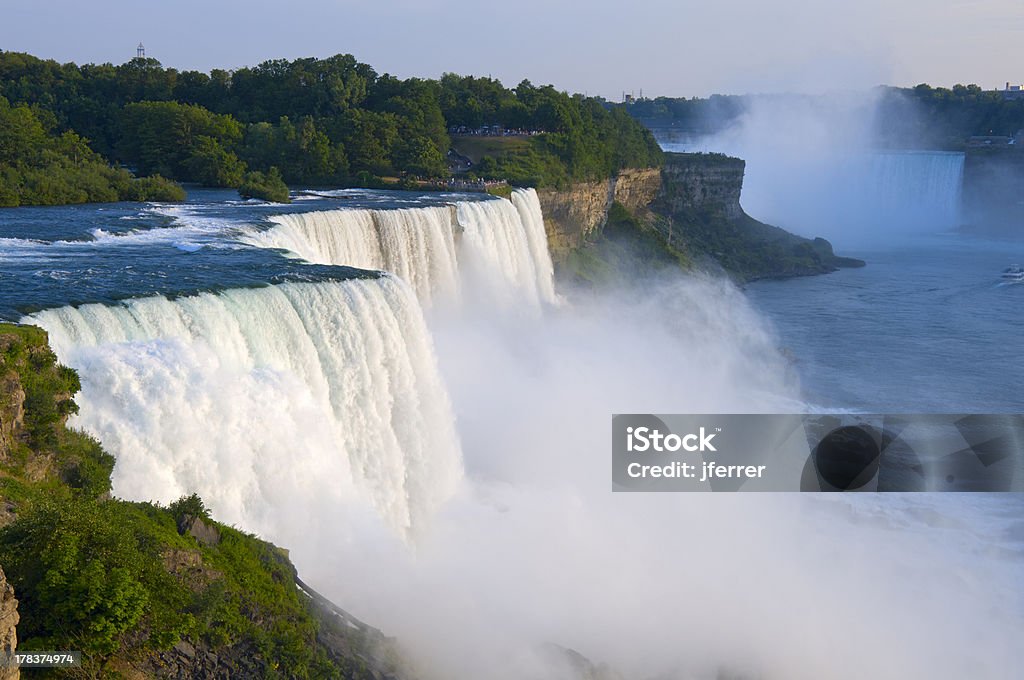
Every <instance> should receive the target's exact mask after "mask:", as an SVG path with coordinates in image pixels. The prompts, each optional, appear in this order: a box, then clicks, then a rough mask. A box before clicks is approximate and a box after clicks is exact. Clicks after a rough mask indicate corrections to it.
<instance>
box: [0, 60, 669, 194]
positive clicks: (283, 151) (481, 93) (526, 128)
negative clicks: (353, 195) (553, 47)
mask: <svg viewBox="0 0 1024 680" xmlns="http://www.w3.org/2000/svg"><path fill="white" fill-rule="evenodd" d="M0 96H3V97H5V98H6V99H7V100H8V101H9V102H10V104H11V106H14V107H25V108H26V110H29V111H31V112H32V115H34V116H35V117H36V119H37V120H38V121H39V124H40V125H41V126H42V127H43V128H44V129H45V130H47V131H49V132H50V133H52V135H53V136H54V138H55V139H59V138H61V136H62V135H66V134H72V135H74V137H73V139H74V140H77V142H76V143H78V144H79V145H80V146H81V147H82V148H83V149H86V148H88V149H91V150H92V151H94V152H95V153H96V154H99V155H98V156H95V155H94V156H93V158H103V159H105V160H106V161H107V162H109V163H112V164H114V165H115V166H123V167H126V168H128V169H130V170H132V171H134V172H137V173H140V174H154V173H155V174H159V175H160V176H162V177H167V178H170V179H173V180H176V181H180V182H196V183H199V184H203V185H206V186H227V187H238V186H239V185H240V184H241V183H242V182H243V180H244V179H245V178H246V177H247V174H248V173H250V172H254V171H255V172H259V173H263V174H264V175H269V173H271V171H273V170H274V169H275V168H276V172H279V173H280V175H281V177H282V178H283V180H284V181H285V182H287V183H292V184H305V185H315V184H331V185H351V184H355V183H360V182H363V183H365V182H367V181H370V182H372V181H375V180H378V179H379V178H382V177H414V178H422V179H439V178H443V177H447V176H448V175H449V172H450V170H451V168H452V166H454V165H457V164H456V163H453V162H452V160H451V156H450V154H449V152H450V150H451V149H452V148H453V138H452V137H453V136H454V137H456V138H457V137H459V136H460V135H474V134H479V133H480V130H481V128H484V126H486V132H487V133H488V134H494V135H495V136H498V137H501V136H504V135H506V134H515V135H519V136H521V137H522V139H523V142H524V143H523V144H515V145H509V146H508V148H506V149H502V150H501V151H500V152H496V153H493V154H491V155H489V156H487V157H486V158H483V159H478V160H479V161H480V162H479V163H475V164H469V165H471V166H472V167H468V168H467V167H460V168H459V169H460V170H461V171H463V172H467V171H468V172H467V174H468V175H469V176H470V177H471V178H476V177H484V178H494V179H507V180H509V181H511V182H512V183H514V184H523V185H548V186H552V185H559V184H563V183H565V182H569V181H575V180H587V179H598V178H602V177H608V176H610V175H611V174H613V173H614V172H615V171H616V170H618V169H621V168H625V167H652V166H657V165H659V164H660V161H661V151H660V149H659V147H658V145H657V143H656V142H655V140H654V138H653V136H652V135H651V134H650V133H649V132H648V131H647V130H646V129H645V128H643V126H641V125H639V124H638V123H637V122H635V121H634V120H632V119H631V118H630V117H629V116H628V115H627V113H626V112H625V110H624V109H623V108H622V107H621V106H617V105H609V104H607V102H604V101H602V100H599V99H595V98H588V97H583V96H581V95H569V94H567V93H565V92H559V91H558V90H556V89H555V88H554V87H552V86H550V85H548V86H534V85H533V84H531V83H530V82H529V81H523V82H522V83H520V84H519V85H517V86H516V87H515V88H512V89H509V88H506V87H505V86H503V85H502V84H501V83H500V82H499V81H497V80H494V79H491V78H476V77H472V76H469V77H463V76H458V75H454V74H445V75H444V76H443V77H442V78H440V79H439V80H424V79H419V78H409V79H405V80H402V79H398V78H395V77H394V76H391V75H388V74H383V75H380V74H377V73H376V72H375V71H374V70H373V69H372V68H371V67H370V66H368V65H366V64H362V63H359V62H358V61H356V59H355V58H354V57H352V56H351V55H337V56H334V57H330V58H327V59H315V58H306V59H296V60H292V61H290V60H285V59H277V60H272V61H266V62H263V63H262V64H259V65H258V66H254V67H249V68H241V69H238V70H234V71H224V70H217V69H215V70H213V71H211V72H209V73H202V72H198V71H178V70H176V69H173V68H165V67H163V66H162V65H161V64H160V62H159V61H157V60H155V59H151V58H136V59H132V60H131V61H129V62H127V63H124V64H121V65H119V66H114V65H112V64H100V65H96V64H85V65H81V66H79V65H76V64H71V63H69V64H59V63H57V62H55V61H52V60H43V59H39V58H36V57H33V56H31V55H28V54H22V53H16V52H0ZM513 131H514V132H513ZM455 146H456V148H457V144H456V145H455ZM89 200H92V199H91V197H90V199H89Z"/></svg>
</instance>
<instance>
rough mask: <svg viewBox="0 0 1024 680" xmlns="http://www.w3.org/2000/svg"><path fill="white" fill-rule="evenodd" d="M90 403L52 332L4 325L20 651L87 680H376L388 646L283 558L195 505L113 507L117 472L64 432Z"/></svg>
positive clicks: (1, 496)
mask: <svg viewBox="0 0 1024 680" xmlns="http://www.w3.org/2000/svg"><path fill="white" fill-rule="evenodd" d="M78 389H79V383H78V378H77V376H76V374H75V372H74V371H72V370H71V369H68V368H66V367H63V366H60V365H59V364H58V363H57V361H56V357H55V356H54V354H53V352H52V351H51V350H50V349H49V347H48V346H47V338H46V334H45V332H43V331H42V330H40V329H38V328H34V327H30V326H16V325H11V324H0V508H2V510H3V512H2V514H0V526H2V528H0V566H2V568H3V570H4V572H5V573H6V575H7V579H8V581H9V582H10V583H11V585H13V587H14V589H15V593H16V596H17V598H18V600H19V602H20V603H19V614H20V617H21V622H20V624H19V626H18V637H19V639H20V644H19V649H21V650H43V649H75V650H81V651H82V652H83V657H84V669H83V670H84V672H85V675H86V676H88V677H139V676H149V677H226V676H229V675H230V676H231V677H292V678H331V677H334V678H341V677H344V678H369V677H375V676H373V675H372V673H373V672H377V671H375V670H373V669H374V668H375V667H376V668H378V669H379V668H380V662H379V661H377V660H376V659H377V657H376V654H377V651H376V650H375V649H374V646H375V645H377V644H380V643H381V642H382V641H383V638H380V639H377V640H375V639H374V637H373V635H372V634H371V633H372V629H368V628H362V629H355V628H353V627H352V626H350V625H349V624H347V623H346V622H344V621H341V620H338V619H337V617H335V616H333V615H324V614H323V612H322V611H321V609H320V608H319V607H318V605H317V604H316V603H315V602H314V601H313V600H312V599H311V598H310V597H309V596H308V595H306V594H304V593H303V592H302V591H301V590H299V589H298V588H297V586H296V581H297V576H296V573H295V568H294V567H293V566H292V564H291V562H290V561H289V560H288V557H287V554H286V553H285V552H284V551H283V550H281V549H279V548H276V547H274V546H273V545H271V544H269V543H266V542H264V541H261V540H259V539H257V538H255V537H253V536H251V535H248V534H245V533H243V532H241V531H239V530H237V529H234V528H231V527H227V526H224V525H222V524H218V523H217V522H214V521H213V520H211V519H210V516H209V512H208V511H207V510H206V508H205V507H204V505H203V502H202V500H201V499H199V497H198V496H195V495H193V496H189V497H185V498H182V499H180V500H179V501H177V502H175V503H172V504H171V506H170V507H161V506H159V505H155V504H152V503H130V502H126V501H121V500H117V499H112V498H110V497H109V492H110V474H111V471H112V470H113V465H114V460H113V458H112V457H111V456H110V455H109V454H107V453H106V452H104V451H103V449H102V448H101V447H100V445H99V444H98V443H97V442H96V441H95V440H93V439H92V438H90V437H88V436H87V435H85V434H83V433H81V432H76V431H74V430H71V429H69V428H67V427H65V425H64V421H65V419H66V417H67V416H68V415H69V414H71V413H73V412H75V411H76V410H77V407H76V405H75V403H74V401H73V399H72V397H73V395H74V393H75V392H77V391H78ZM368 631H369V632H368ZM332 639H333V640H343V641H344V644H343V645H341V646H338V645H333V646H332V645H331V644H329V643H326V642H325V640H332ZM392 671H393V669H390V670H389V672H392ZM44 673H45V672H44Z"/></svg>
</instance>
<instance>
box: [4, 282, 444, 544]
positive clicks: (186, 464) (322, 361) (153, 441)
mask: <svg viewBox="0 0 1024 680" xmlns="http://www.w3.org/2000/svg"><path fill="white" fill-rule="evenodd" d="M24 321H25V322H28V323H34V324H36V325H39V326H42V327H43V328H45V329H46V330H47V331H48V332H49V334H50V341H51V343H52V345H53V347H54V350H55V351H56V353H57V355H58V357H60V359H61V361H62V362H64V363H66V364H68V365H70V366H72V367H74V368H76V369H78V371H79V375H80V376H81V379H82V394H81V397H80V398H79V400H78V401H79V403H80V404H81V412H80V413H79V415H78V416H76V417H75V419H74V421H73V425H75V426H76V427H80V428H83V429H85V430H86V431H88V432H90V433H92V434H94V435H96V436H97V437H98V438H99V439H100V441H101V442H102V443H103V444H104V446H105V447H106V448H107V449H108V450H109V451H110V452H111V453H113V454H114V455H115V456H116V458H117V467H116V469H115V473H114V490H115V492H116V493H117V494H118V495H119V496H122V497H126V498H129V499H139V500H151V499H152V500H158V501H162V502H168V501H171V500H174V499H175V498H177V497H179V496H180V495H182V494H186V493H191V492H193V491H195V492H198V493H200V495H202V497H203V498H204V499H205V500H207V502H208V503H209V505H210V506H211V507H212V508H213V509H214V511H215V513H216V514H217V516H218V518H220V519H222V520H223V521H227V522H229V523H230V522H237V523H239V524H241V525H243V526H245V527H247V528H251V529H256V530H258V531H261V532H267V533H268V534H270V535H274V534H276V533H282V531H281V529H280V527H278V528H277V529H275V526H277V525H276V524H275V515H276V514H277V513H278V512H280V509H281V508H284V507H286V506H287V507H291V506H292V505H294V504H295V503H296V502H298V501H299V500H301V499H306V498H316V499H318V500H323V501H324V502H329V501H330V499H334V500H336V501H338V502H343V501H346V500H351V499H352V498H353V497H359V498H365V499H367V500H368V501H369V502H370V503H372V505H373V506H374V507H375V508H376V510H377V511H378V513H379V514H380V515H381V516H382V517H383V518H384V519H385V520H386V522H387V523H389V524H390V525H391V526H392V527H394V528H395V529H397V530H398V531H400V532H402V533H404V534H406V535H410V534H413V533H415V531H416V529H417V527H418V526H419V525H421V524H422V523H423V522H424V521H425V520H426V519H427V518H428V517H429V516H430V514H431V513H432V512H433V511H434V509H435V508H437V507H438V506H439V504H440V503H441V502H443V501H444V500H445V499H446V498H447V497H448V496H449V495H450V494H451V493H452V492H453V490H454V488H455V486H456V484H457V482H458V480H459V479H460V476H461V469H462V466H461V452H460V447H459V442H458V438H457V436H456V432H455V425H454V418H453V415H452V409H451V406H450V403H449V399H448V395H447V393H446V391H445V388H444V386H443V384H442V381H441V378H440V375H439V373H438V368H437V365H436V359H435V356H434V350H433V344H432V340H431V338H430V336H429V334H428V331H427V328H426V325H425V323H424V319H423V315H422V313H421V311H420V308H419V305H418V303H417V301H416V298H415V296H414V295H413V293H412V291H411V290H410V289H409V287H408V286H407V285H406V284H404V283H403V282H401V281H400V280H398V279H395V278H393V277H390V276H384V277H381V278H377V279H354V280H348V281H340V282H325V283H286V284H281V285H276V286H269V287H264V288H253V289H233V290H227V291H224V292H221V293H202V294H199V295H195V296H190V297H181V298H177V299H173V300H171V299H167V298H164V297H147V298H136V299H132V300H129V301H127V302H125V303H123V304H120V305H102V304H88V305H83V306H81V307H78V308H72V307H63V308H58V309H51V310H46V311H42V312H38V313H36V314H33V315H31V316H30V317H27V318H26V319H24Z"/></svg>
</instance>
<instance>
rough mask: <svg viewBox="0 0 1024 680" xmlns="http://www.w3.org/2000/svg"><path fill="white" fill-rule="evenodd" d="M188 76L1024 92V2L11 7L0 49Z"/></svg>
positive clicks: (263, 2) (604, 90) (596, 89)
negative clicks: (280, 73)
mask: <svg viewBox="0 0 1024 680" xmlns="http://www.w3.org/2000/svg"><path fill="white" fill-rule="evenodd" d="M139 41H142V42H144V43H145V45H146V50H147V55H148V56H151V57H155V58H157V59H159V60H160V61H161V62H163V64H164V65H165V66H174V67H176V68H179V69H201V70H204V71H205V70H209V69H210V68H214V67H220V68H234V67H239V66H246V65H253V64H256V63H259V62H260V61H263V60H265V59H270V58H277V57H288V58H294V57H300V56H317V57H325V56H329V55H331V54H336V53H339V52H348V53H352V54H354V55H355V56H356V58H358V59H359V60H360V61H364V62H367V63H369V64H371V65H372V66H373V67H374V68H375V69H376V70H377V71H378V72H382V73H383V72H389V73H393V74H395V75H398V76H402V77H408V76H424V77H436V76H438V75H440V74H441V73H443V72H445V71H454V72H457V73H463V74H470V73H472V74H476V75H488V74H490V75H493V76H495V77H498V78H500V79H501V80H502V81H503V82H505V84H507V85H515V84H516V83H517V82H519V81H520V80H521V79H523V78H529V79H530V80H532V81H533V82H534V83H536V84H542V83H553V84H554V85H556V86H557V87H559V88H560V89H566V90H570V91H578V92H587V93H589V94H599V95H603V96H606V97H608V98H610V99H618V98H619V97H620V96H621V93H622V91H623V90H626V91H631V90H632V91H635V92H636V93H637V94H639V91H640V89H641V88H642V89H643V92H644V94H645V95H649V96H651V95H662V94H664V95H672V96H693V95H706V94H710V93H713V92H724V93H745V92H769V91H780V90H789V91H811V92H817V91H822V90H836V89H859V88H863V87H869V86H872V85H877V84H882V83H886V84H894V85H913V84H916V83H919V82H929V83H932V84H940V85H951V84H953V83H957V82H964V83H970V82H975V83H978V84H979V85H981V86H983V87H985V88H993V87H1002V86H1003V84H1004V83H1005V82H1006V81H1007V80H1017V81H1024V2H1021V0H859V1H855V2H851V1H850V0H777V1H775V2H771V1H759V0H713V1H709V0H699V1H694V0H676V1H671V0H614V1H613V0H574V1H572V2H564V1H560V0H518V1H516V2H479V1H469V2H460V3H453V2H438V1H437V0H369V1H367V2H351V1H348V0H293V1H292V2H287V1H282V0H275V1H274V2H268V1H267V0H202V1H199V0H173V1H172V0H159V1H158V0H134V1H132V2H129V1H128V0H105V1H95V2H90V1H88V0H0V49H4V50H13V51H23V52H30V53H32V54H35V55H37V56H41V57H48V58H53V59H57V60H58V61H76V62H79V63H82V62H106V61H109V62H113V63H121V62H123V61H126V60H127V59H129V58H131V57H133V56H134V55H135V46H136V45H137V43H138V42H139Z"/></svg>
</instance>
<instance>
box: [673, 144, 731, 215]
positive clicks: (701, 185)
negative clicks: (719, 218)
mask: <svg viewBox="0 0 1024 680" xmlns="http://www.w3.org/2000/svg"><path fill="white" fill-rule="evenodd" d="M745 167H746V163H745V162H744V161H743V160H741V159H739V158H731V157H728V156H721V155H717V154H675V153H668V154H665V166H664V167H663V168H662V169H661V174H662V180H663V181H662V184H661V191H660V195H659V197H658V198H659V202H660V203H661V207H662V210H663V211H665V212H667V213H669V214H672V213H678V212H684V211H689V210H700V209H703V208H714V209H717V210H720V211H722V213H723V214H724V216H725V217H726V219H730V220H735V219H739V218H740V217H742V216H743V208H741V207H740V193H741V192H742V191H743V171H744V169H745Z"/></svg>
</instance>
